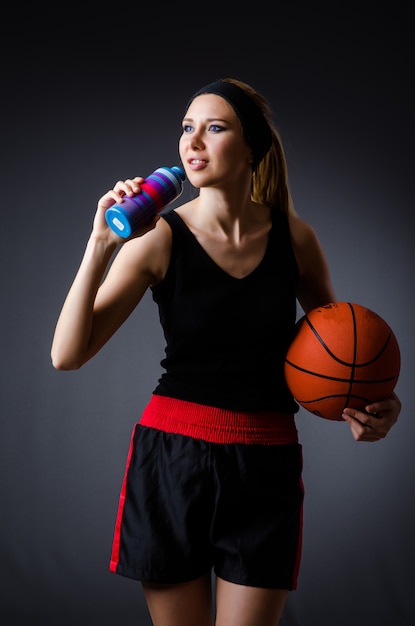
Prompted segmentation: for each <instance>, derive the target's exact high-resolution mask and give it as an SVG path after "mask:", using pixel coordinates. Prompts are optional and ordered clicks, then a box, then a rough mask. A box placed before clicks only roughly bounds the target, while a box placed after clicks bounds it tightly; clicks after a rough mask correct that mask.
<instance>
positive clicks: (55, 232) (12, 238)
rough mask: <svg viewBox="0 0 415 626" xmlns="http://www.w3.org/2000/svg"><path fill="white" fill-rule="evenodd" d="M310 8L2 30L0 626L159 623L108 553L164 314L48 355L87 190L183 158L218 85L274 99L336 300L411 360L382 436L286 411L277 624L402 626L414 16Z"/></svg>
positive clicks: (236, 6)
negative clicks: (284, 544) (291, 560)
mask: <svg viewBox="0 0 415 626" xmlns="http://www.w3.org/2000/svg"><path fill="white" fill-rule="evenodd" d="M368 4H369V3H368ZM56 6H57V7H58V5H56ZM306 6H307V8H302V7H300V6H297V5H296V3H271V2H263V3H261V2H252V3H251V6H249V5H247V6H245V4H244V3H239V2H228V3H223V2H222V3H217V4H216V3H210V4H207V3H206V4H205V5H196V4H192V5H188V6H186V5H184V4H180V5H177V4H163V3H161V4H160V3H157V4H154V6H139V7H136V9H135V10H132V9H131V7H130V6H129V5H125V4H123V3H113V4H111V3H110V4H109V5H108V4H106V5H105V9H104V5H101V4H99V3H97V4H96V5H93V4H87V3H84V5H83V7H82V10H81V9H77V8H76V7H75V6H74V5H71V6H69V5H68V6H67V7H65V6H64V5H59V8H58V9H57V10H56V14H54V13H53V10H52V9H50V8H49V9H47V10H44V9H42V5H41V4H39V3H33V4H32V3H28V4H27V5H26V4H24V3H20V4H16V5H15V7H14V9H13V12H10V11H9V13H8V14H7V19H4V21H3V26H2V31H3V32H2V40H1V44H2V63H1V71H2V97H1V107H2V115H1V122H2V134H1V142H2V167H1V176H2V185H1V195H2V226H1V229H2V230H1V232H2V245H1V255H2V300H3V302H2V312H1V319H2V323H1V358H2V375H1V395H0V398H1V420H0V446H1V452H0V472H1V481H0V502H1V515H0V541H1V545H0V551H1V552H0V581H1V585H0V598H1V600H0V622H1V624H2V625H4V626H14V625H19V626H20V625H24V626H26V625H33V624H42V625H44V626H49V625H50V626H61V625H62V626H66V625H69V624H79V625H81V626H83V625H84V624H85V625H86V624H88V625H91V626H95V625H97V626H98V625H99V626H107V625H108V626H110V625H116V626H130V625H133V624H134V625H137V624H139V625H140V626H141V625H142V626H146V625H148V624H149V623H150V622H149V619H148V616H147V612H146V609H145V605H144V602H143V597H142V593H141V590H140V586H139V585H138V584H137V583H135V582H133V581H130V580H127V579H123V578H120V577H118V576H115V575H113V574H110V573H109V571H108V560H109V556H110V549H111V541H112V533H113V527H114V522H115V515H116V508H117V503H118V495H119V490H120V486H121V482H122V478H123V472H124V463H125V458H126V453H127V449H128V444H129V437H130V432H131V429H132V426H133V423H134V422H135V421H136V420H137V419H138V417H139V415H140V411H141V409H142V407H143V406H144V405H145V403H146V402H147V399H148V397H149V394H150V392H151V390H152V389H153V387H154V384H155V381H156V379H157V377H158V374H159V371H160V368H159V361H160V358H162V356H163V341H162V337H161V332H160V330H159V327H158V320H157V311H156V309H155V306H154V305H153V302H152V301H151V298H150V297H146V298H145V299H144V301H143V302H142V304H141V305H140V307H139V308H138V309H137V311H135V312H134V314H133V315H132V317H131V318H130V320H128V322H127V323H126V324H125V326H124V327H123V328H122V329H121V330H120V331H119V333H118V334H117V335H116V336H115V337H114V338H113V339H112V340H111V342H110V343H109V344H108V345H107V346H106V347H105V348H104V349H103V350H102V353H101V354H99V355H98V356H97V357H96V358H95V359H94V360H93V361H92V362H90V363H88V364H87V365H86V366H85V367H84V368H83V369H82V370H80V371H78V372H57V371H55V370H54V369H53V368H52V366H51V363H50V357H49V351H50V344H51V340H52V334H53V330H54V325H55V322H56V318H57V316H58V314H59V310H60V307H61V305H62V302H63V299H64V297H65V294H66V292H67V289H68V287H69V285H70V283H71V281H72V279H73V276H74V274H75V271H76V269H77V267H78V263H79V261H80V258H81V255H82V253H83V250H84V245H85V242H86V240H87V237H88V234H89V232H90V227H91V222H92V218H93V214H94V211H95V206H96V201H97V199H98V197H99V196H100V195H102V193H104V192H105V191H106V190H107V189H108V188H109V187H111V186H112V185H113V183H114V182H115V181H116V180H117V179H119V178H121V177H123V178H125V177H129V176H133V175H136V174H140V175H146V174H148V173H150V172H151V171H153V169H155V168H156V167H159V166H160V165H173V164H176V163H179V161H178V156H177V140H178V137H179V133H180V121H181V115H182V112H183V107H184V105H185V103H186V101H187V98H188V97H189V96H190V95H191V94H192V93H193V91H194V90H195V89H196V88H198V87H200V86H201V85H203V84H205V83H207V82H210V81H211V80H214V79H216V78H219V77H225V76H228V75H230V76H234V77H237V78H240V79H242V80H245V81H247V82H250V83H251V84H252V85H253V86H254V87H256V88H257V89H258V90H260V91H262V92H263V93H264V95H266V96H267V97H268V99H269V100H270V102H271V103H272V107H273V110H274V118H275V120H276V122H277V124H278V126H279V129H280V131H281V135H282V138H283V142H284V145H285V149H286V155H287V160H288V165H289V173H290V180H291V186H292V192H293V197H294V201H295V205H296V208H297V210H298V212H299V214H300V215H301V216H302V217H303V218H304V219H306V220H307V221H309V222H311V223H312V225H313V226H314V227H315V229H316V230H317V232H318V234H319V236H320V239H321V242H322V244H323V246H324V248H325V250H326V253H327V256H328V259H329V262H330V265H331V267H332V274H333V280H334V283H335V286H336V291H337V296H338V299H339V300H349V301H353V302H358V303H360V304H363V305H365V306H368V307H369V308H372V309H373V310H375V311H376V312H378V313H379V314H380V315H382V316H383V317H384V318H385V319H386V321H387V322H388V323H389V324H390V325H391V327H392V328H393V329H394V331H395V334H396V336H397V338H398V341H399V343H400V346H401V352H402V370H401V376H400V379H399V382H398V386H397V391H398V393H399V395H400V397H401V399H402V402H403V410H402V414H401V417H400V419H399V422H398V424H397V425H396V426H395V427H394V428H393V430H392V431H391V432H390V434H389V436H388V437H387V438H386V439H385V440H384V441H381V442H380V443H377V444H362V443H360V444H357V443H355V442H354V441H353V439H352V437H351V435H350V433H349V429H348V427H347V426H346V425H345V424H341V423H333V422H328V421H326V420H322V419H319V418H317V417H315V416H313V415H311V414H310V413H306V412H305V411H303V410H302V411H301V412H300V413H299V415H298V419H297V425H298V429H299V432H300V438H301V441H302V443H303V445H304V456H305V469H304V482H305V489H306V501H305V520H304V521H305V531H304V551H303V562H302V569H301V575H300V582H299V587H298V590H297V591H296V592H294V593H292V594H291V595H290V597H289V601H288V604H287V607H286V610H285V613H284V619H283V622H282V624H283V626H298V625H300V626H333V625H335V626H346V625H347V626H349V624H351V623H352V624H353V625H354V626H390V625H393V626H409V625H410V624H413V623H414V620H415V604H414V595H413V583H414V582H415V579H414V573H413V571H414V570H413V563H414V560H415V550H414V538H413V529H414V526H415V517H414V507H413V502H414V481H415V479H414V469H413V467H414V464H413V451H412V449H413V440H414V435H415V425H414V424H415V422H414V415H413V410H412V394H411V388H412V389H413V353H414V349H415V345H414V343H415V342H414V332H413V328H412V323H413V322H412V316H413V313H412V311H413V304H414V295H413V272H414V270H413V268H414V240H413V232H414V214H413V204H414V203H413V178H414V177H413V165H414V160H413V142H414V132H413V113H414V98H413V95H414V94H413V61H414V58H413V57H414V55H413V43H412V42H413V33H412V16H411V11H410V9H408V8H406V9H403V8H401V5H400V3H394V4H393V6H392V7H389V6H388V8H383V9H381V8H380V5H378V4H377V3H373V4H372V5H371V6H372V7H373V9H372V8H371V6H370V4H369V6H368V7H367V9H366V10H365V11H363V10H362V7H364V3H360V4H359V7H360V8H359V10H357V11H356V10H352V9H351V8H349V7H346V5H343V6H340V5H338V4H337V3H332V7H333V8H332V9H330V10H328V9H327V8H318V7H317V8H316V6H315V5H311V4H310V3H307V4H306ZM328 6H329V5H328ZM405 6H407V5H405ZM102 11H105V14H100V12H102ZM46 18H48V20H49V21H48V22H46ZM163 31H164V32H163ZM191 193H192V191H191V189H189V187H187V186H186V188H185V192H184V196H183V198H184V199H185V200H186V199H187V198H189V197H190V196H191Z"/></svg>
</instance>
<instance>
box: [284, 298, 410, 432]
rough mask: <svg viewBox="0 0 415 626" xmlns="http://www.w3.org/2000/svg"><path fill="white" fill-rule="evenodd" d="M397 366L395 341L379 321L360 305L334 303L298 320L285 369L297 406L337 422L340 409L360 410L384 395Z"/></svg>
mask: <svg viewBox="0 0 415 626" xmlns="http://www.w3.org/2000/svg"><path fill="white" fill-rule="evenodd" d="M400 364H401V359H400V350H399V345H398V342H397V340H396V337H395V335H394V333H393V331H392V330H391V328H390V327H389V326H388V324H387V323H386V322H385V320H384V319H383V318H382V317H380V316H379V315H378V314H377V313H374V312H373V311H371V310H370V309H367V308H366V307H364V306H361V305H360V304H352V303H350V302H336V303H331V304H328V305H326V306H322V307H319V308H316V309H313V310H312V311H310V312H309V313H307V315H304V316H303V317H302V318H301V319H300V320H299V321H298V322H297V332H296V335H295V337H294V340H293V341H292V343H291V345H290V347H289V349H288V351H287V355H286V358H285V364H284V371H285V378H286V381H287V384H288V387H289V389H290V391H291V393H292V394H293V396H294V398H295V399H296V400H297V402H298V404H300V405H301V406H302V407H304V408H305V409H307V410H308V411H310V412H311V413H314V414H315V415H318V416H319V417H324V418H326V419H329V420H341V419H342V417H341V415H342V412H343V409H344V408H345V407H350V408H354V409H359V410H364V407H365V406H366V405H367V404H370V403H371V402H374V401H377V400H383V399H385V398H387V397H389V396H390V395H391V393H392V391H393V389H394V388H395V385H396V383H397V381H398V377H399V373H400Z"/></svg>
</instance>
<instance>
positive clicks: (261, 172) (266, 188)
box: [223, 78, 296, 215]
mask: <svg viewBox="0 0 415 626" xmlns="http://www.w3.org/2000/svg"><path fill="white" fill-rule="evenodd" d="M223 80H224V81H226V82H229V83H233V84H235V85H237V86H238V87H240V88H241V89H243V90H244V91H245V92H246V93H247V94H248V95H249V96H250V97H251V98H252V100H253V101H254V102H255V104H256V105H257V107H258V108H259V109H260V111H261V112H262V114H263V115H264V117H265V119H266V120H267V122H268V124H269V127H270V129H271V133H272V144H271V148H270V149H269V151H268V152H267V154H266V155H265V157H264V158H263V159H262V161H261V162H260V163H259V165H257V167H256V168H255V170H254V172H253V178H252V194H251V195H252V199H253V200H254V201H255V202H258V203H259V204H265V205H266V206H269V207H270V208H271V209H280V210H281V211H284V212H285V213H291V214H294V215H295V214H296V211H295V208H294V203H293V200H292V196H291V192H290V189H289V183H288V171H287V162H286V158H285V153H284V148H283V146H282V141H281V137H280V135H279V132H278V130H277V128H276V127H275V125H274V123H273V121H272V112H271V107H270V105H269V103H268V101H267V100H266V99H265V98H264V96H262V95H261V94H260V93H258V92H257V91H255V89H253V87H251V86H250V85H248V84H247V83H244V82H242V81H240V80H237V79H235V78H224V79H223Z"/></svg>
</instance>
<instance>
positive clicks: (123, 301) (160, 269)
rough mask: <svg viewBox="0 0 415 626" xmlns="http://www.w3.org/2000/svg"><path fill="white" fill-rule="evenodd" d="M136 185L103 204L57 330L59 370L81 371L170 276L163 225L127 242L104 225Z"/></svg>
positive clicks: (125, 185) (128, 184) (120, 188)
mask: <svg viewBox="0 0 415 626" xmlns="http://www.w3.org/2000/svg"><path fill="white" fill-rule="evenodd" d="M136 180H142V179H134V181H136ZM134 181H125V182H122V181H120V182H119V183H117V185H116V186H115V187H114V189H113V190H111V191H109V192H108V193H107V194H105V195H104V196H103V197H102V198H101V199H100V201H99V203H98V209H97V213H96V216H95V219H94V226H93V230H92V234H91V237H90V239H89V241H88V243H87V246H86V250H85V254H84V257H83V259H82V262H81V264H80V267H79V270H78V272H77V274H76V276H75V279H74V281H73V283H72V286H71V288H70V290H69V292H68V295H67V297H66V299H65V302H64V305H63V307H62V310H61V313H60V315H59V318H58V322H57V325H56V329H55V334H54V338H53V342H52V351H51V357H52V363H53V366H54V367H55V368H56V369H63V370H70V369H78V368H80V367H81V366H82V365H83V364H84V363H86V362H87V361H88V360H89V359H91V358H92V357H93V356H94V355H95V354H96V353H97V352H98V351H99V350H100V349H101V348H102V346H103V345H104V344H105V343H106V342H107V341H108V340H109V339H110V337H112V335H113V334H114V333H115V332H116V330H117V329H118V328H119V327H120V326H121V324H122V323H123V322H124V321H125V320H126V319H127V317H128V316H129V315H130V314H131V312H132V311H133V310H134V308H135V307H136V305H137V304H138V302H139V301H140V300H141V298H142V297H143V295H144V293H145V291H146V290H147V288H148V287H149V285H151V284H153V283H155V282H158V281H159V280H161V278H162V276H163V274H164V272H165V268H166V267H167V264H168V259H169V254H170V243H171V233H170V229H169V227H168V225H167V224H166V222H165V221H164V220H157V218H156V220H154V222H153V223H152V224H150V225H149V226H148V227H147V228H148V229H149V230H148V229H143V231H141V232H140V233H136V234H135V236H134V238H133V239H130V240H128V241H126V242H124V241H125V240H122V239H121V238H120V237H118V235H116V234H115V233H113V231H112V230H111V229H110V228H109V227H108V225H107V224H106V222H105V211H106V209H107V208H108V207H109V206H111V204H113V203H114V202H120V201H122V197H123V195H124V194H128V195H132V193H133V189H134V192H135V191H136V189H137V186H136V185H133V183H134ZM156 222H157V223H156ZM121 243H122V244H123V245H122V247H121V249H120V250H119V251H118V254H116V256H115V258H114V260H113V262H112V264H111V266H110V268H109V270H108V273H107V276H106V278H105V280H104V281H103V277H104V275H105V272H106V271H107V268H108V265H109V264H110V261H111V258H112V257H113V255H114V253H115V251H116V249H117V247H118V246H119V244H121Z"/></svg>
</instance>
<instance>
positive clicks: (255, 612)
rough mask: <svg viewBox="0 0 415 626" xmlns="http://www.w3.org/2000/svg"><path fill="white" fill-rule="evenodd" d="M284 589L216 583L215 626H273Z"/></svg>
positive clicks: (278, 616)
mask: <svg viewBox="0 0 415 626" xmlns="http://www.w3.org/2000/svg"><path fill="white" fill-rule="evenodd" d="M288 593H289V591H288V590H287V589H269V588H266V589H265V588H260V587H247V586H245V585H236V584H234V583H230V582H228V581H226V580H223V579H221V578H217V579H216V622H215V623H216V626H252V625H253V624H255V626H277V625H278V623H279V620H280V617H281V614H282V611H283V608H284V605H285V602H286V600H287V596H288Z"/></svg>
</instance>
